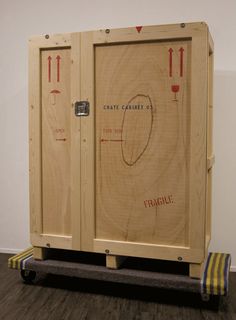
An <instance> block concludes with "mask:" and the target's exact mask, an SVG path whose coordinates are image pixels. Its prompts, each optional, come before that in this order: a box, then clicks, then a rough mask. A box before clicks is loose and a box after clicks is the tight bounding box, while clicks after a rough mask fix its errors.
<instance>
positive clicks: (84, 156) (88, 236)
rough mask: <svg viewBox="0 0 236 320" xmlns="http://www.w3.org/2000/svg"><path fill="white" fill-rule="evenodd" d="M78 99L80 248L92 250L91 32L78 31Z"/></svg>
mask: <svg viewBox="0 0 236 320" xmlns="http://www.w3.org/2000/svg"><path fill="white" fill-rule="evenodd" d="M81 100H83V101H89V103H90V113H89V116H87V117H82V118H81V232H82V234H81V249H82V250H84V251H93V239H94V238H95V215H96V211H95V196H94V185H95V167H94V166H95V161H94V159H95V152H94V143H95V142H94V118H95V110H94V52H93V32H83V33H82V34H81Z"/></svg>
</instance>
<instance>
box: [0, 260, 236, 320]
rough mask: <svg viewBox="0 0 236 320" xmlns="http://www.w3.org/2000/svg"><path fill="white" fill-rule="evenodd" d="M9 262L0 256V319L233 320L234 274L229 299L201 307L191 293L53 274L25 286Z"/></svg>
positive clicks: (235, 315) (235, 304)
mask: <svg viewBox="0 0 236 320" xmlns="http://www.w3.org/2000/svg"><path fill="white" fill-rule="evenodd" d="M8 257H10V256H9V255H7V254H0V319H4V320H21V319H22V320H23V319H24V320H28V319H29V320H37V319H40V320H44V319H50V320H53V319H55V320H66V319H76V320H80V319H86V320H100V319H101V320H118V319H119V320H154V319H158V320H159V319H160V320H166V319H168V320H172V319H173V320H175V319H176V320H182V319H188V320H198V319H204V320H218V319H222V320H228V319H230V320H236V273H233V274H232V273H231V275H230V293H229V296H228V297H223V298H221V299H220V300H218V299H214V300H213V301H211V302H208V303H203V302H201V299H200V296H199V295H195V294H189V293H181V292H177V291H176V292H175V291H167V290H156V289H152V288H143V287H137V286H127V285H123V284H122V285H121V284H112V283H107V282H100V281H90V280H82V279H73V278H67V277H61V276H60V277H59V276H53V275H47V276H44V277H42V278H41V279H39V280H38V282H37V283H36V284H34V285H27V284H24V283H23V282H22V280H21V277H20V274H19V272H18V271H16V270H9V269H8V268H7V259H8Z"/></svg>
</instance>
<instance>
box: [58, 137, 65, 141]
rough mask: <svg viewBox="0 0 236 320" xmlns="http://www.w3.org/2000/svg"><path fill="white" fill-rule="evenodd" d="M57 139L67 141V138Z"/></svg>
mask: <svg viewBox="0 0 236 320" xmlns="http://www.w3.org/2000/svg"><path fill="white" fill-rule="evenodd" d="M56 140H57V141H66V138H62V139H56Z"/></svg>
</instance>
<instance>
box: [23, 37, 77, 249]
mask: <svg viewBox="0 0 236 320" xmlns="http://www.w3.org/2000/svg"><path fill="white" fill-rule="evenodd" d="M29 59H30V64H29V118H30V119H29V121H30V133H29V139H30V222H31V242H32V244H33V245H34V246H48V247H54V248H66V249H80V118H78V117H75V113H74V108H73V102H74V101H75V100H79V99H80V76H79V72H80V66H79V59H80V35H79V34H72V35H70V34H68V35H54V36H50V37H49V36H47V35H46V36H45V37H44V36H42V37H34V38H32V39H30V44H29Z"/></svg>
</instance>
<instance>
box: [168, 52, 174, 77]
mask: <svg viewBox="0 0 236 320" xmlns="http://www.w3.org/2000/svg"><path fill="white" fill-rule="evenodd" d="M168 51H169V54H170V55H169V76H170V77H172V54H173V49H172V48H170V49H169V50H168Z"/></svg>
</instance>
